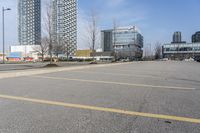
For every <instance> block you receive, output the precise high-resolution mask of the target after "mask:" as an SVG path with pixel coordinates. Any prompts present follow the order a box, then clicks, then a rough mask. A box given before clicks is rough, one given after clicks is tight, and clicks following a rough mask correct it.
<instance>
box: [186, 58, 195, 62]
mask: <svg viewBox="0 0 200 133" xmlns="http://www.w3.org/2000/svg"><path fill="white" fill-rule="evenodd" d="M184 61H194V59H193V58H189V59H185V60H184Z"/></svg>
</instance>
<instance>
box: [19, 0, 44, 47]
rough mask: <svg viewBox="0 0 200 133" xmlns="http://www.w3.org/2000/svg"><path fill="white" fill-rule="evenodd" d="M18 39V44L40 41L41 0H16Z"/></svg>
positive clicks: (35, 43) (32, 43)
mask: <svg viewBox="0 0 200 133" xmlns="http://www.w3.org/2000/svg"><path fill="white" fill-rule="evenodd" d="M18 23H19V25H18V39H19V44H20V45H40V43H41V1H40V0H18Z"/></svg>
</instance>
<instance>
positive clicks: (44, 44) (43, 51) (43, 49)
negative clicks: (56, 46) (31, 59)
mask: <svg viewBox="0 0 200 133" xmlns="http://www.w3.org/2000/svg"><path fill="white" fill-rule="evenodd" d="M39 46H40V47H33V50H34V51H35V52H37V53H38V54H39V55H41V56H42V61H44V55H46V54H47V53H48V51H49V44H48V38H46V37H44V38H42V40H41V44H40V45H39Z"/></svg>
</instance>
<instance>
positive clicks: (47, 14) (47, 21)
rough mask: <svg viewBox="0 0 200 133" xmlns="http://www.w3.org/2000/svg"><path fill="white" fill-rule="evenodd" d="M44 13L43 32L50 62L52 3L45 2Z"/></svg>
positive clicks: (51, 58) (51, 48) (51, 56)
mask: <svg viewBox="0 0 200 133" xmlns="http://www.w3.org/2000/svg"><path fill="white" fill-rule="evenodd" d="M45 11H46V12H45V14H44V29H43V31H44V33H45V34H46V37H45V38H46V43H47V44H48V50H49V51H48V52H49V55H50V64H52V62H53V54H52V51H53V35H52V25H53V23H52V22H53V19H52V13H53V11H52V4H51V3H46V10H45Z"/></svg>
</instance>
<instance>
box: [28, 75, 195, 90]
mask: <svg viewBox="0 0 200 133" xmlns="http://www.w3.org/2000/svg"><path fill="white" fill-rule="evenodd" d="M31 77H37V78H45V79H54V80H68V81H79V82H89V83H101V84H116V85H126V86H136V87H148V88H163V89H179V90H195V89H196V88H189V87H177V86H156V85H146V84H133V83H123V82H111V81H99V80H98V81H97V80H84V79H71V78H59V77H48V76H31Z"/></svg>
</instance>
